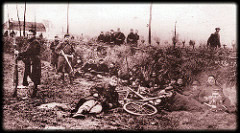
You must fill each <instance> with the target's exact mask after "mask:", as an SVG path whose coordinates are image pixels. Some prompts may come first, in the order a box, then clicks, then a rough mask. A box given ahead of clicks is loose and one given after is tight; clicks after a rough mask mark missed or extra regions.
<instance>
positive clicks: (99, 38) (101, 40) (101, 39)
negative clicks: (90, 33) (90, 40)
mask: <svg viewBox="0 0 240 133" xmlns="http://www.w3.org/2000/svg"><path fill="white" fill-rule="evenodd" d="M104 38H105V36H104V33H103V31H101V33H100V35H99V36H98V38H97V42H98V43H103V42H104Z"/></svg>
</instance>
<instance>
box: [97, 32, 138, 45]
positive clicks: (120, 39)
mask: <svg viewBox="0 0 240 133" xmlns="http://www.w3.org/2000/svg"><path fill="white" fill-rule="evenodd" d="M125 39H126V42H127V44H134V45H136V44H137V43H138V40H139V35H138V30H135V33H134V31H133V29H130V33H129V34H128V36H127V38H126V37H125V35H124V33H122V32H121V30H120V28H118V29H117V32H114V30H113V29H111V30H110V32H109V31H107V32H106V33H105V34H104V32H103V31H101V33H100V35H99V36H98V38H97V42H98V43H106V44H111V45H114V44H115V45H121V44H124V43H125Z"/></svg>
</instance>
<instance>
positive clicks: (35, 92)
mask: <svg viewBox="0 0 240 133" xmlns="http://www.w3.org/2000/svg"><path fill="white" fill-rule="evenodd" d="M36 96H37V85H35V84H34V88H33V93H32V96H31V97H32V98H34V97H36Z"/></svg>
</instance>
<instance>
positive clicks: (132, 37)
mask: <svg viewBox="0 0 240 133" xmlns="http://www.w3.org/2000/svg"><path fill="white" fill-rule="evenodd" d="M135 42H136V36H135V35H134V34H133V33H129V34H128V36H127V43H129V44H134V43H135Z"/></svg>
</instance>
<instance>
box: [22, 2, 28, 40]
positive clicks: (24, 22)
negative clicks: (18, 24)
mask: <svg viewBox="0 0 240 133" xmlns="http://www.w3.org/2000/svg"><path fill="white" fill-rule="evenodd" d="M26 6H27V5H26V1H25V8H24V20H23V36H24V37H25V26H26V21H25V20H26Z"/></svg>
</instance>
